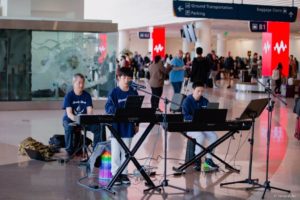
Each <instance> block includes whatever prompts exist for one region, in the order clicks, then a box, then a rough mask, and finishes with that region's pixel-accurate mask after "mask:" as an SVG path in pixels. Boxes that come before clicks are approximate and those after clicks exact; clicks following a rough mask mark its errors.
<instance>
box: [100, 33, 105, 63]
mask: <svg viewBox="0 0 300 200" xmlns="http://www.w3.org/2000/svg"><path fill="white" fill-rule="evenodd" d="M98 51H99V53H100V55H99V57H98V63H99V64H102V63H103V62H104V60H105V58H106V55H107V35H106V34H102V33H99V46H98Z"/></svg>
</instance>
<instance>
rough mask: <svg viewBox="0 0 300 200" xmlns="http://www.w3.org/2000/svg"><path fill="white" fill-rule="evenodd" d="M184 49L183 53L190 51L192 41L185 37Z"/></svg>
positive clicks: (183, 41) (183, 40)
mask: <svg viewBox="0 0 300 200" xmlns="http://www.w3.org/2000/svg"><path fill="white" fill-rule="evenodd" d="M182 51H183V53H186V52H189V51H190V43H189V42H187V41H186V40H185V39H184V38H182Z"/></svg>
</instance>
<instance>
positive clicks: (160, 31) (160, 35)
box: [152, 27, 166, 60]
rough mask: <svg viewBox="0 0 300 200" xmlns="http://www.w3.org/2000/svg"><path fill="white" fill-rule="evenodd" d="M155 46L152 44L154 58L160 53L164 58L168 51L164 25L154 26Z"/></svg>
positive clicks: (153, 37)
mask: <svg viewBox="0 0 300 200" xmlns="http://www.w3.org/2000/svg"><path fill="white" fill-rule="evenodd" d="M152 39H153V46H152V59H153V60H154V57H155V56H156V55H160V56H161V57H162V58H163V57H164V56H165V51H166V45H165V44H166V36H165V28H164V27H155V28H153V33H152Z"/></svg>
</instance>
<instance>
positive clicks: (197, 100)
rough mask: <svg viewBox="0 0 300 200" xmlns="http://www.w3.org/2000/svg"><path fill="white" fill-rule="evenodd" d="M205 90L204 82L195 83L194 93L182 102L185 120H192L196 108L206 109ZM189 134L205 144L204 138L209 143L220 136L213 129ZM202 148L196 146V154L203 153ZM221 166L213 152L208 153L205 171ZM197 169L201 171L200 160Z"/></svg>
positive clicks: (188, 133) (204, 166) (204, 165)
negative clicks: (216, 161)
mask: <svg viewBox="0 0 300 200" xmlns="http://www.w3.org/2000/svg"><path fill="white" fill-rule="evenodd" d="M203 91H204V84H203V83H202V82H199V81H197V82H194V83H193V93H192V94H190V95H189V96H187V97H186V98H185V99H184V101H183V104H182V113H183V116H184V120H185V121H192V120H193V115H194V112H195V110H197V109H206V107H207V104H208V100H207V99H206V98H205V97H203V96H202V94H203ZM187 135H188V136H190V137H191V138H194V139H196V141H197V143H199V144H201V145H203V143H204V139H207V140H208V145H211V144H212V143H214V142H215V141H216V140H217V139H218V136H217V134H216V133H215V132H213V131H192V132H187ZM201 151H202V148H201V147H200V146H198V145H196V147H195V155H197V154H199V153H201ZM218 168H219V166H218V165H216V164H215V163H214V162H213V160H212V156H211V154H209V153H208V154H206V159H205V162H204V163H203V169H204V171H212V170H216V169H218ZM195 170H197V171H200V161H197V162H196V166H195Z"/></svg>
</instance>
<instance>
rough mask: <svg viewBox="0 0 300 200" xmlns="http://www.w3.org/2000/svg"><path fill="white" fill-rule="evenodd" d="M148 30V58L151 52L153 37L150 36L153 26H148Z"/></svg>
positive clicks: (150, 56)
mask: <svg viewBox="0 0 300 200" xmlns="http://www.w3.org/2000/svg"><path fill="white" fill-rule="evenodd" d="M148 31H149V32H150V39H149V40H148V52H147V55H148V53H149V52H150V54H149V55H148V56H149V58H152V55H153V52H152V47H153V38H152V33H153V26H151V27H149V28H148Z"/></svg>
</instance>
